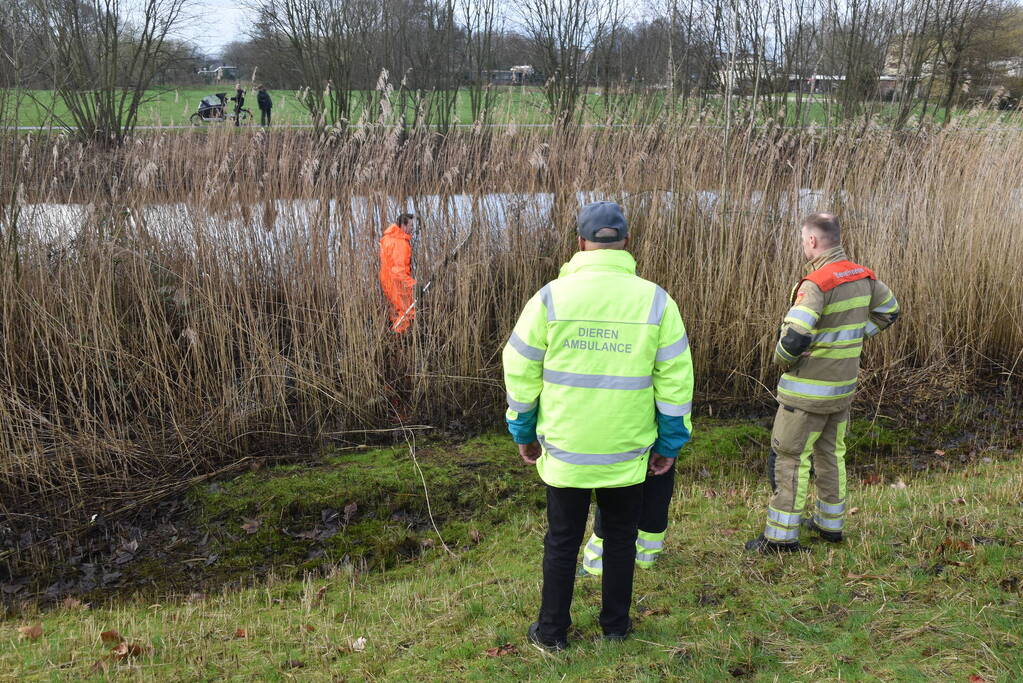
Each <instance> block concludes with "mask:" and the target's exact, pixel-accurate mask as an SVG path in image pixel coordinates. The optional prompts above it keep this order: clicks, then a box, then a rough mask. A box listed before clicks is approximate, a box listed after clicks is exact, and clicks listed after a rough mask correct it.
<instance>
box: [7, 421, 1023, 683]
mask: <svg viewBox="0 0 1023 683" xmlns="http://www.w3.org/2000/svg"><path fill="white" fill-rule="evenodd" d="M699 429H701V430H702V432H703V434H704V438H703V439H702V440H701V441H696V442H694V444H693V448H692V449H691V450H692V453H691V457H692V458H693V459H694V462H709V459H710V458H711V457H712V456H713V455H714V454H717V456H718V458H719V461H720V462H722V463H731V464H732V466H730V467H721V468H717V469H715V470H714V471H713V472H712V473H710V474H707V473H704V475H703V476H702V478H700V477H697V478H694V477H692V476H688V475H686V476H683V477H680V483H679V486H678V490H677V493H676V497H675V499H674V501H673V504H672V509H671V519H672V523H671V526H670V528H669V545H668V548H667V550H666V552H665V554H664V556H663V557H662V558H661V560H660V561H659V564H658V565H657V567H656V568H655V569H654V570H653V571H644V572H639V573H638V574H637V581H636V590H635V602H636V610H635V617H636V632H635V635H634V637H633V638H632V639H631V640H629V641H628V642H626V643H623V644H608V643H604V642H602V641H601V640H600V639H599V637H598V634H599V627H598V625H597V614H598V610H599V583H598V582H597V581H596V580H593V579H584V580H580V582H579V583H578V584H577V591H576V598H575V603H574V606H573V615H574V619H575V627H574V631H573V633H572V637H573V645H572V647H571V648H570V649H569V650H568V651H567V652H565V653H562V654H558V655H551V654H547V653H543V652H541V651H539V650H537V649H535V648H533V647H531V646H530V645H528V643H527V642H526V640H525V638H524V631H525V627H526V626H527V625H528V623H529V622H530V621H531V620H532V619H533V618H534V615H535V611H536V608H537V600H538V595H539V587H540V558H541V552H542V536H543V533H544V519H543V513H542V510H541V509H539V508H538V506H537V505H535V504H534V503H536V501H537V500H538V496H539V495H540V491H541V487H540V485H539V483H538V482H537V481H536V480H535V478H534V477H535V475H534V474H533V472H532V471H531V468H526V467H525V466H523V465H522V464H521V463H520V462H519V461H518V460H517V458H516V457H515V455H514V452H513V450H512V448H511V445H510V443H508V441H507V440H505V439H504V437H503V436H491V437H486V438H484V439H482V440H474V441H470V442H468V443H465V444H463V445H461V446H459V447H457V448H452V449H447V450H445V449H441V448H439V447H438V446H437V445H434V446H433V447H429V448H423V449H422V452H421V453H420V455H419V460H420V462H421V464H422V465H423V467H424V474H425V476H426V479H427V482H428V484H429V485H430V486H431V488H432V491H433V494H434V496H435V497H436V498H435V499H436V501H437V507H436V508H435V510H437V511H439V512H440V513H441V514H442V516H443V517H444V518H445V519H447V520H448V521H455V522H457V521H458V519H457V518H458V515H457V514H454V513H457V512H462V513H465V514H467V515H469V516H479V517H481V518H486V520H487V521H485V522H484V521H481V522H480V523H479V525H478V528H482V529H483V530H484V531H483V533H482V536H480V537H478V538H477V542H474V543H465V542H464V541H465V539H464V538H463V537H462V536H461V535H460V534H461V533H462V532H460V531H457V530H455V531H449V530H448V528H447V526H445V525H444V524H443V522H442V533H443V534H444V535H445V540H446V541H448V542H449V545H450V546H452V547H453V550H454V555H450V554H448V553H447V552H446V551H445V550H444V549H442V548H441V547H440V545H439V544H438V545H434V546H432V547H425V548H423V549H422V552H421V553H418V554H417V557H415V558H414V559H407V560H405V561H402V562H397V563H392V564H391V565H390V566H391V567H392V568H391V569H388V570H387V571H370V572H361V571H359V570H358V569H357V568H356V564H354V563H352V562H350V561H349V562H338V563H337V564H336V565H334V567H333V569H332V570H330V571H328V572H326V573H315V574H309V575H307V578H306V579H305V580H301V579H298V578H291V577H290V576H285V575H281V574H279V575H278V578H273V577H272V576H271V577H270V578H266V577H263V578H254V579H252V580H251V581H250V582H249V587H247V588H242V589H238V588H234V589H227V588H225V589H221V590H218V591H210V593H209V594H208V595H204V594H191V595H189V592H190V591H189V590H187V589H186V590H183V591H180V592H178V593H175V594H168V595H163V596H159V595H152V594H150V595H146V596H145V597H141V596H133V595H127V594H126V595H122V596H115V599H114V600H112V601H109V600H108V601H106V602H105V604H104V605H103V606H97V607H95V608H93V609H85V608H83V607H75V606H69V607H63V608H57V609H49V610H44V611H41V612H36V611H35V608H33V607H32V606H26V607H25V608H24V611H23V613H21V614H19V615H18V616H17V617H16V618H14V617H10V618H8V619H6V620H5V621H3V622H0V637H2V638H3V639H4V640H6V641H7V643H6V646H5V647H4V648H2V649H0V671H2V672H4V673H3V674H2V676H6V677H8V678H10V679H11V680H15V679H17V680H61V679H65V678H81V677H88V676H89V675H90V671H91V669H92V668H93V666H94V664H95V663H96V662H97V661H100V660H103V661H104V664H105V666H106V668H107V672H106V674H105V675H106V676H107V677H109V678H110V679H114V680H120V679H129V678H131V679H142V680H181V681H185V680H187V681H192V680H239V681H241V680H255V679H258V680H285V679H290V678H292V677H298V678H302V679H305V680H411V679H421V680H437V679H448V680H551V681H560V680H580V679H585V680H650V681H654V680H665V679H669V680H687V681H688V680H707V681H710V680H730V679H732V678H739V679H745V680H763V681H773V680H839V679H842V680H847V679H848V680H892V681H895V680H897V681H930V680H953V681H966V680H969V678H970V676H974V675H977V676H981V677H982V678H983V679H984V680H987V681H1013V680H1019V679H1020V677H1023V648H1021V645H1023V642H1021V641H1023V611H1021V607H1020V599H1021V593H1020V591H1021V588H1023V543H1021V542H1020V539H1021V538H1023V508H1021V504H1023V499H1021V491H1023V461H1021V460H1020V459H1018V458H1016V459H1011V460H1002V461H995V462H991V463H988V464H978V465H976V466H972V467H970V468H968V469H965V470H962V471H959V472H955V473H944V474H920V475H916V476H910V475H905V476H903V481H904V482H905V483H906V484H907V486H906V487H905V488H895V487H892V486H890V483H891V482H892V481H893V480H894V477H889V478H888V479H886V481H885V482H883V483H881V484H879V485H866V484H864V483H863V482H862V481H860V479H859V478H858V477H856V476H851V477H850V480H851V494H850V495H851V504H852V506H853V507H854V508H856V513H855V514H854V515H853V516H852V517H851V518H850V523H849V532H848V536H849V537H848V540H847V543H846V544H845V545H844V546H842V547H832V546H829V545H825V544H823V543H812V547H813V552H812V553H811V554H808V555H806V556H798V557H759V556H748V555H745V554H744V553H743V552H741V543H742V542H743V541H744V540H746V539H747V538H748V537H751V536H752V535H754V534H755V533H757V532H758V531H759V529H760V528H761V526H762V523H763V507H764V504H765V502H766V496H767V490H766V484H765V483H764V482H763V481H762V480H761V479H759V478H757V477H755V476H753V475H751V474H750V472H751V467H750V466H749V458H750V457H753V454H754V452H755V450H756V441H757V440H759V439H760V438H761V437H763V436H764V432H763V431H761V430H762V429H763V428H762V427H759V426H753V427H750V426H749V425H744V424H741V423H712V422H704V423H701V424H700V425H699ZM873 429H875V430H877V429H879V428H878V427H877V426H876V425H875V426H874V427H873ZM697 433H698V434H699V433H700V432H697ZM880 436H884V438H888V437H887V436H885V435H883V434H880ZM896 441H897V439H896ZM864 448H866V446H864ZM400 453H401V451H399V450H384V451H371V452H367V453H362V454H359V455H356V456H350V455H341V456H329V457H327V458H326V459H325V460H324V461H323V462H320V463H316V464H315V465H311V466H287V467H282V468H275V469H274V470H271V471H268V472H257V473H253V474H248V475H245V476H244V477H241V478H239V479H236V480H234V481H232V482H228V483H227V484H225V485H223V486H222V487H221V488H220V489H219V490H214V491H209V490H203V491H198V492H196V493H195V494H193V495H194V498H193V501H194V502H195V504H196V506H197V510H198V514H200V515H203V516H204V517H205V518H207V519H208V520H210V521H214V520H231V521H232V522H239V523H240V522H241V520H242V519H243V518H244V517H245V516H247V515H250V514H253V513H254V512H256V513H259V514H263V515H264V516H266V515H271V514H277V515H279V516H280V515H293V516H295V517H297V518H301V517H302V516H303V515H305V514H307V513H311V512H312V511H314V510H316V509H317V508H318V507H319V506H321V505H324V504H331V505H333V506H335V507H337V506H338V505H339V504H341V505H343V504H344V501H347V500H351V499H353V496H357V495H358V496H363V497H364V498H366V497H369V498H372V497H373V495H374V494H373V493H372V491H371V489H373V488H377V489H379V491H377V492H376V494H375V495H376V498H375V500H376V501H377V503H376V504H377V505H381V506H383V507H381V508H379V510H378V511H377V512H374V513H373V514H378V513H379V512H382V511H383V510H384V509H385V508H386V503H385V501H386V499H387V498H388V497H389V492H400V491H402V490H404V489H405V488H406V487H410V486H411V487H412V488H414V487H415V485H416V484H418V482H417V481H412V482H411V483H409V482H405V481H399V480H398V479H396V478H395V477H401V478H404V477H409V478H411V479H413V480H414V479H415V474H414V468H412V467H411V466H410V463H409V462H408V461H407V453H406V454H405V461H404V462H403V461H402V460H401V458H400ZM445 453H447V454H449V456H450V457H449V458H448V459H449V460H451V461H452V463H446V462H444V460H443V458H444V456H445ZM852 455H854V456H856V457H858V458H859V459H860V460H861V461H867V460H870V459H871V458H872V457H873V456H872V454H871V453H870V452H868V451H866V450H861V451H860V452H859V453H858V454H857V453H853V454H852ZM470 456H472V457H475V458H477V462H486V463H488V464H486V465H484V466H483V467H491V466H493V465H494V464H496V463H497V462H498V461H496V460H492V458H498V457H501V458H503V467H504V470H505V471H506V472H507V473H509V474H507V475H506V476H502V475H501V474H500V472H498V471H497V470H491V471H488V472H486V473H485V474H481V477H480V478H481V479H485V478H491V477H496V478H497V479H500V480H502V481H503V482H504V483H503V484H500V485H499V486H507V487H508V488H506V489H503V491H502V490H495V491H492V492H490V493H489V494H484V493H483V491H484V490H483V489H479V488H475V489H474V485H471V484H467V481H468V480H466V479H460V477H463V474H462V473H460V471H461V470H464V469H465V468H464V467H463V466H460V465H459V464H458V463H462V465H464V463H466V462H469V460H467V458H469V457H470ZM856 457H854V458H853V460H854V461H855V460H856ZM389 459H390V460H389ZM434 461H438V462H434ZM345 469H347V470H349V472H348V473H347V474H344V473H342V471H343V470H345ZM470 469H472V468H470ZM687 469H688V468H686V467H685V465H683V471H686V470H687ZM520 475H522V476H521V477H520ZM360 476H361V477H364V478H365V482H364V484H363V485H362V486H363V488H361V489H359V490H358V491H356V488H357V487H359V486H360V483H359V479H360ZM445 477H447V478H446V479H445ZM514 482H519V484H514ZM352 487H356V488H352ZM451 487H454V488H456V489H473V490H474V491H475V492H476V493H472V492H468V493H467V492H464V491H463V492H462V493H461V494H459V493H458V492H456V493H454V494H452V493H450V492H448V491H447V489H449V488H451ZM476 494H480V495H481V498H480V499H477V497H476ZM458 495H464V496H468V498H467V499H466V501H464V502H462V503H459V502H458ZM445 496H448V497H449V498H448V499H447V502H445ZM451 496H454V498H451ZM470 499H471V501H470ZM366 505H367V508H366V510H365V511H366V514H368V513H369V512H370V511H371V510H377V509H376V508H372V507H371V506H370V503H366ZM464 505H471V506H472V507H468V508H466V509H464V510H462V509H460V506H464ZM277 524H278V523H277V522H274V521H272V520H268V521H267V525H268V526H276V525H277ZM432 533H433V532H432V531H428V532H426V535H430V534H432ZM225 548H226V546H225ZM282 564H284V565H286V564H287V563H286V562H284V563H282ZM281 571H285V572H287V571H289V570H288V569H287V567H286V566H285V567H284V568H282V569H281ZM192 590H193V591H194V590H195V589H192ZM35 623H41V624H42V627H43V636H42V637H41V638H40V639H39V640H38V641H34V642H33V641H30V640H28V639H25V638H19V635H18V631H17V628H18V627H19V626H23V625H31V624H35ZM109 629H115V630H117V631H119V632H120V633H121V634H122V635H123V636H124V637H125V638H127V639H128V640H129V641H131V642H135V643H139V644H141V645H143V646H144V647H145V648H149V647H151V648H152V649H151V651H148V652H147V653H144V654H142V655H141V656H139V657H135V658H128V659H125V660H124V661H115V660H110V659H104V658H106V657H108V655H107V651H108V649H109V648H108V647H105V646H103V645H102V644H101V642H100V633H101V632H103V631H106V630H109ZM238 629H243V630H244V631H245V636H246V637H236V633H237V630H238ZM360 638H365V648H364V650H360V649H359V648H358V647H357V645H358V639H360ZM506 643H510V644H512V645H514V646H515V650H514V651H512V652H511V653H508V654H504V655H500V656H488V655H487V653H486V651H487V650H488V649H490V648H494V647H498V646H501V645H504V644H506ZM353 644H354V645H356V647H353ZM100 669H102V667H100ZM101 673H102V671H100V672H99V673H95V674H94V675H95V676H97V677H98V676H99V675H101Z"/></svg>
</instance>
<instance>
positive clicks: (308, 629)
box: [302, 624, 316, 633]
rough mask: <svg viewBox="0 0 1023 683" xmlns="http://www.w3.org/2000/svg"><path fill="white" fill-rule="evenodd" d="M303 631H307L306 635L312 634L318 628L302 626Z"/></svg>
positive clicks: (308, 625)
mask: <svg viewBox="0 0 1023 683" xmlns="http://www.w3.org/2000/svg"><path fill="white" fill-rule="evenodd" d="M302 630H303V631H305V632H306V633H312V632H313V631H315V630H316V627H315V626H313V625H312V624H302Z"/></svg>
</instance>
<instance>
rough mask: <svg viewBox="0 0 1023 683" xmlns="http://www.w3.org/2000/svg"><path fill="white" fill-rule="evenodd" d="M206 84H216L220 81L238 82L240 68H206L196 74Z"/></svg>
mask: <svg viewBox="0 0 1023 683" xmlns="http://www.w3.org/2000/svg"><path fill="white" fill-rule="evenodd" d="M196 75H198V76H199V78H201V79H202V80H203V81H205V82H206V83H216V82H218V81H237V80H238V67H236V66H218V67H214V68H210V67H204V68H202V69H199V71H197V72H196Z"/></svg>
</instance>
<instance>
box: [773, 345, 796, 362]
mask: <svg viewBox="0 0 1023 683" xmlns="http://www.w3.org/2000/svg"><path fill="white" fill-rule="evenodd" d="M774 352H775V353H777V354H778V355H779V356H780V357H781V358H783V359H784V360H786V361H790V362H791V361H794V360H795V359H796V357H795V356H793V355H792V354H791V353H789V352H788V350H787V349H786V348H785V347H784V346H782V343H781V342H778V345H777V346H775V347H774Z"/></svg>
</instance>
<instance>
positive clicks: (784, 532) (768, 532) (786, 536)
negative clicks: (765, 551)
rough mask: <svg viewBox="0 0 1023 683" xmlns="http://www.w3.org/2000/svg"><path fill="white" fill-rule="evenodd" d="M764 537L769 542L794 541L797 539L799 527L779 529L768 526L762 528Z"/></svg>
mask: <svg viewBox="0 0 1023 683" xmlns="http://www.w3.org/2000/svg"><path fill="white" fill-rule="evenodd" d="M764 536H765V537H766V538H767V539H769V540H771V541H783V542H784V541H795V540H796V539H798V538H799V527H796V528H795V529H779V528H778V527H776V526H771V525H770V524H768V525H767V526H766V527H764Z"/></svg>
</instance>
